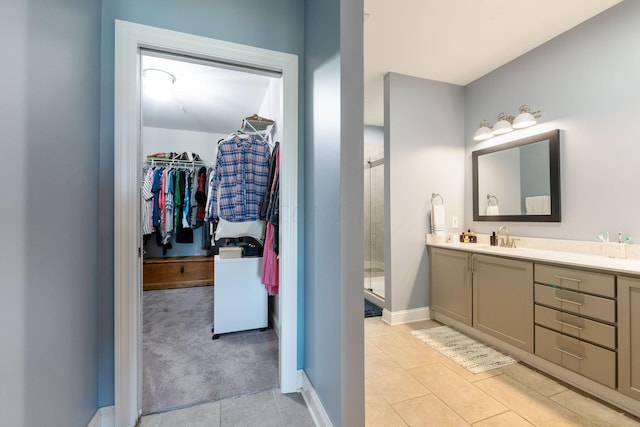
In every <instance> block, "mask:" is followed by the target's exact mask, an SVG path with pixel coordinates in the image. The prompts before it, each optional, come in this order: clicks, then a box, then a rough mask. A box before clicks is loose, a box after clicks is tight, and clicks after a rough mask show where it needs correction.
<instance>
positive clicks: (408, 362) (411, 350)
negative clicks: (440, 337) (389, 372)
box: [369, 333, 442, 369]
mask: <svg viewBox="0 0 640 427" xmlns="http://www.w3.org/2000/svg"><path fill="white" fill-rule="evenodd" d="M369 340H370V341H371V342H373V343H375V344H376V345H377V346H378V348H380V349H381V350H382V351H383V352H384V353H385V354H387V355H388V356H389V357H391V358H392V359H393V360H395V361H396V362H398V364H399V365H400V366H401V367H402V368H404V369H411V368H416V367H418V366H422V365H427V364H430V363H435V362H436V361H438V360H439V359H440V357H442V356H441V354H440V353H438V352H437V351H435V350H434V349H432V348H431V347H429V346H428V345H426V344H424V343H423V342H421V341H419V340H418V339H416V338H414V337H413V336H412V335H411V334H408V333H407V334H391V335H380V336H377V337H371V338H369Z"/></svg>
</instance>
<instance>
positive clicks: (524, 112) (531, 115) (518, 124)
mask: <svg viewBox="0 0 640 427" xmlns="http://www.w3.org/2000/svg"><path fill="white" fill-rule="evenodd" d="M536 117H540V111H539V110H538V111H534V112H531V110H530V109H529V106H527V105H526V104H523V105H521V106H520V114H518V115H517V116H516V118H515V119H514V120H513V128H514V129H522V128H526V127H529V126H533V125H535V124H536Z"/></svg>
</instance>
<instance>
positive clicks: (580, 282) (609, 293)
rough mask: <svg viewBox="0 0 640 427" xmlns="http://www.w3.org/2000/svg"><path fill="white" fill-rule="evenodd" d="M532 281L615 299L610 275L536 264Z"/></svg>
mask: <svg viewBox="0 0 640 427" xmlns="http://www.w3.org/2000/svg"><path fill="white" fill-rule="evenodd" d="M534 280H535V282H537V283H544V284H547V285H554V286H560V287H561V288H565V289H573V290H574V291H580V292H587V293H590V294H595V295H601V296H604V297H610V298H615V296H616V286H615V277H614V276H613V275H610V274H604V273H594V272H592V271H584V270H576V269H573V268H563V267H555V266H551V265H545V264H536V265H535V273H534Z"/></svg>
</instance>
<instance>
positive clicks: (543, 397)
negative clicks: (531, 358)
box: [140, 317, 640, 427]
mask: <svg viewBox="0 0 640 427" xmlns="http://www.w3.org/2000/svg"><path fill="white" fill-rule="evenodd" d="M364 322H365V329H364V330H365V412H366V426H367V427H377V426H380V427H394V426H437V427H445V426H477V427H486V426H492V427H493V426H498V427H500V426H506V427H519V426H529V427H531V426H541V427H542V426H544V427H547V426H554V427H556V426H581V427H582V426H598V427H602V426H611V427H614V426H615V427H623V426H636V427H639V426H640V422H638V421H637V420H635V419H632V418H630V417H627V416H625V415H624V414H622V413H620V412H619V411H616V410H615V409H612V408H610V407H608V406H605V405H603V404H600V403H598V402H596V401H595V400H592V399H590V398H588V397H586V396H584V395H582V394H580V393H577V392H575V391H573V390H571V389H569V388H567V387H565V386H564V385H561V384H559V383H557V382H555V381H553V380H552V379H550V378H549V377H547V376H545V375H542V374H540V373H538V372H536V371H534V370H532V369H529V368H527V367H526V366H523V365H521V364H517V365H510V366H507V367H504V368H499V369H494V370H491V371H487V372H483V373H480V374H472V373H470V372H468V371H467V370H466V369H464V368H462V367H460V366H458V365H457V364H455V363H453V362H451V361H450V360H449V359H447V358H446V357H444V356H442V355H441V354H440V353H438V352H437V351H435V350H433V349H432V348H431V347H429V346H427V345H426V344H424V343H422V342H420V341H419V340H418V339H416V338H414V337H413V336H412V335H411V331H412V330H415V329H424V328H429V327H435V326H440V324H439V323H437V322H435V321H430V320H428V321H424V322H416V323H411V324H407V325H399V326H389V325H387V324H385V323H384V322H382V320H381V318H380V317H369V318H366V319H365V320H364ZM313 425H314V424H313V420H312V418H311V416H310V415H309V412H308V410H307V408H306V406H305V403H304V400H303V399H302V396H301V395H300V394H286V395H283V394H281V393H280V392H279V391H278V390H277V389H276V390H268V391H265V392H261V393H256V394H252V395H245V396H239V397H234V398H231V399H225V400H221V401H217V402H212V403H205V404H202V405H196V406H193V407H190V408H186V409H180V410H176V411H171V412H165V413H161V414H154V415H148V416H145V417H142V419H141V423H140V426H141V427H174V426H190V427H197V426H207V427H216V426H220V427H226V426H251V427H255V426H260V427H269V426H277V427H281V426H287V427H288V426H291V427H293V426H295V427H307V426H309V427H310V426H313ZM349 427H351V426H349Z"/></svg>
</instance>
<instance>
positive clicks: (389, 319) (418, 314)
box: [382, 307, 431, 326]
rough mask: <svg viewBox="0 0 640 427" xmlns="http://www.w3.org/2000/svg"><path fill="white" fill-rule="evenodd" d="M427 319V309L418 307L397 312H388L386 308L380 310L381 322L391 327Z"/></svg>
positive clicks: (428, 316) (428, 317)
mask: <svg viewBox="0 0 640 427" xmlns="http://www.w3.org/2000/svg"><path fill="white" fill-rule="evenodd" d="M429 319H431V317H430V314H429V307H420V308H414V309H411V310H399V311H389V310H387V309H386V308H385V309H384V310H382V321H383V322H385V323H388V324H389V325H392V326H395V325H402V324H404V323H412V322H419V321H421V320H429Z"/></svg>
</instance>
